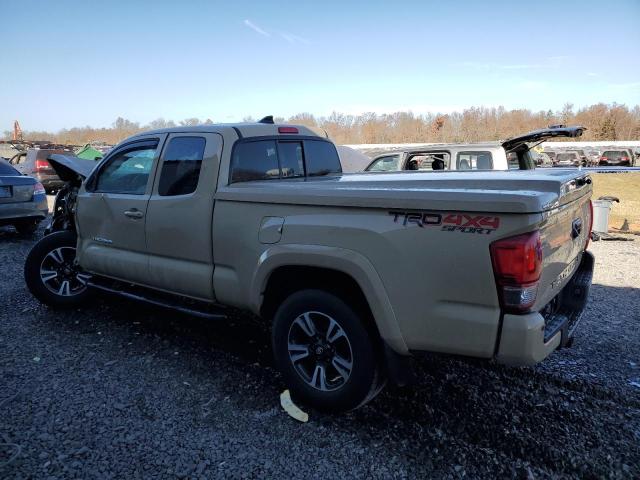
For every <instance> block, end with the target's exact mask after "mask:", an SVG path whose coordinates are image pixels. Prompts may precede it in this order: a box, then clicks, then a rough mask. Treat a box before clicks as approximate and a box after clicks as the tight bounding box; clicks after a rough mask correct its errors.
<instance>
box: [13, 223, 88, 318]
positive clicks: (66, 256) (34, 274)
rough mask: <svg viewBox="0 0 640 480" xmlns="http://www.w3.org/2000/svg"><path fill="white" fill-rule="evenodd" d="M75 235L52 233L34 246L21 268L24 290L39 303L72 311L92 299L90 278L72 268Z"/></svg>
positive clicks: (75, 267)
mask: <svg viewBox="0 0 640 480" xmlns="http://www.w3.org/2000/svg"><path fill="white" fill-rule="evenodd" d="M76 240H77V238H76V234H75V233H74V232H71V231H61V232H55V233H52V234H51V235H47V236H46V237H44V238H42V239H41V240H40V241H39V242H38V243H36V244H35V245H34V246H33V248H32V249H31V251H30V252H29V255H28V256H27V261H26V262H25V264H24V279H25V282H26V283H27V288H29V291H30V292H31V293H32V295H33V296H34V297H36V298H37V299H38V300H40V301H41V302H42V303H44V304H47V305H49V306H51V307H54V308H73V307H77V306H78V305H80V304H82V303H83V302H85V301H86V300H87V298H88V297H89V296H90V295H91V290H90V289H89V288H88V286H87V281H88V280H89V278H90V276H89V275H88V274H87V273H85V272H83V271H82V270H81V269H80V268H79V267H78V266H77V265H75V264H74V260H75V258H76Z"/></svg>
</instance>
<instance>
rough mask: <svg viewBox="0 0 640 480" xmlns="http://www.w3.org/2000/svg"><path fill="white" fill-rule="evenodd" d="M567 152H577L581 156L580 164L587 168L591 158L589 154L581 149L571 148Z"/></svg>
mask: <svg viewBox="0 0 640 480" xmlns="http://www.w3.org/2000/svg"><path fill="white" fill-rule="evenodd" d="M567 152H576V153H577V154H578V155H579V156H580V164H581V165H582V166H583V167H586V166H587V165H588V164H589V157H588V156H587V152H585V151H584V150H582V149H579V148H571V149H569V150H567Z"/></svg>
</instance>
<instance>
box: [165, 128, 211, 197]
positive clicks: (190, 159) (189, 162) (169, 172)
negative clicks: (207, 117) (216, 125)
mask: <svg viewBox="0 0 640 480" xmlns="http://www.w3.org/2000/svg"><path fill="white" fill-rule="evenodd" d="M205 144H206V141H205V139H204V138H203V137H175V138H172V139H171V141H170V142H169V145H168V146H167V149H166V151H165V153H164V160H163V162H162V171H161V173H160V183H159V184H158V193H159V194H160V195H162V196H173V195H187V194H189V193H193V192H195V191H196V188H197V186H198V179H199V178H200V167H201V166H202V158H203V157H204V147H205Z"/></svg>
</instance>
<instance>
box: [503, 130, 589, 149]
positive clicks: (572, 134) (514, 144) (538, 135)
mask: <svg viewBox="0 0 640 480" xmlns="http://www.w3.org/2000/svg"><path fill="white" fill-rule="evenodd" d="M585 130H586V128H585V127H582V126H579V125H575V126H570V127H567V126H565V125H551V126H550V127H549V128H541V129H540V130H533V131H531V132H529V133H525V134H524V135H518V136H517V137H513V138H509V139H507V140H505V141H504V142H502V146H503V147H504V149H505V150H506V151H507V152H510V151H513V150H516V149H517V148H518V147H520V146H521V145H523V144H527V143H533V142H542V141H544V140H547V139H549V138H562V137H566V138H576V137H579V136H581V135H582V133H583V132H584V131H585Z"/></svg>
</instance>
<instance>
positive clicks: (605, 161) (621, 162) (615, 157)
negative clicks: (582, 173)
mask: <svg viewBox="0 0 640 480" xmlns="http://www.w3.org/2000/svg"><path fill="white" fill-rule="evenodd" d="M599 165H602V166H607V165H608V166H615V167H625V166H627V167H633V166H634V158H633V154H632V153H631V152H630V151H629V150H626V149H625V150H605V151H604V152H602V156H601V157H600V162H599Z"/></svg>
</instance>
